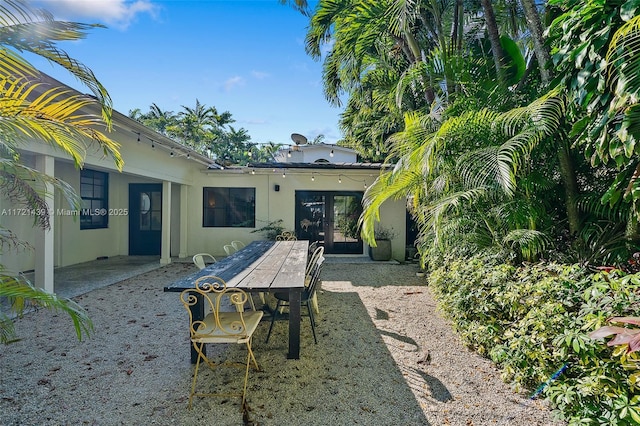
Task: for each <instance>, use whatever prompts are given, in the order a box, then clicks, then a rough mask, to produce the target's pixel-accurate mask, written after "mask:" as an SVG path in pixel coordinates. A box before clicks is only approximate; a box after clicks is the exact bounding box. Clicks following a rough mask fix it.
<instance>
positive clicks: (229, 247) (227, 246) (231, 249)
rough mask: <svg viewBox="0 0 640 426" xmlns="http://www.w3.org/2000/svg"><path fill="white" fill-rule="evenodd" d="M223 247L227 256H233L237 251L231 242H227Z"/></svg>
mask: <svg viewBox="0 0 640 426" xmlns="http://www.w3.org/2000/svg"><path fill="white" fill-rule="evenodd" d="M222 248H223V249H224V252H225V253H226V254H227V256H231V255H232V254H233V253H235V252H236V251H237V250H236V249H235V248H234V247H233V246H232V245H231V244H225V245H224V247H222Z"/></svg>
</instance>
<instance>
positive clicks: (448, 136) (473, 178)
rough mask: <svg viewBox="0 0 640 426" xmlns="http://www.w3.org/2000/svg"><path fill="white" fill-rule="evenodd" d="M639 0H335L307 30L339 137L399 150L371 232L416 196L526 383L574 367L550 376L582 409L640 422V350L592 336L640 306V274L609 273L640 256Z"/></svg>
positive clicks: (370, 150)
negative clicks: (384, 211)
mask: <svg viewBox="0 0 640 426" xmlns="http://www.w3.org/2000/svg"><path fill="white" fill-rule="evenodd" d="M639 8H640V1H637V0H614V1H601V0H588V1H577V0H550V1H548V2H534V1H533V0H519V1H516V0H501V1H488V0H481V1H476V2H467V1H462V0H445V1H431V0H417V1H400V0H382V1H380V0H376V1H374V0H320V1H319V2H318V4H317V7H316V8H315V9H314V11H313V13H312V14H311V21H310V25H309V29H308V33H307V37H306V43H307V51H308V53H309V54H310V55H312V56H313V57H315V58H317V59H319V60H322V61H323V82H324V89H325V96H326V98H327V100H328V101H329V102H331V103H333V104H335V105H345V109H344V113H343V114H342V116H341V122H340V125H341V128H342V130H343V132H344V135H345V137H344V140H342V141H341V142H340V143H341V144H343V145H346V146H349V147H351V148H354V149H356V150H357V151H358V152H359V154H360V156H361V157H362V158H365V159H368V160H371V161H381V162H385V163H386V164H391V165H393V166H391V167H389V168H388V169H386V170H384V171H383V172H382V173H381V175H380V177H379V178H378V179H377V181H376V182H375V183H374V184H373V185H371V186H370V187H369V188H368V189H367V191H366V193H365V197H364V200H363V202H364V212H363V214H362V215H361V217H360V224H361V226H362V228H361V229H362V236H363V238H364V239H365V240H367V241H368V242H369V243H370V244H372V245H375V239H376V235H375V229H376V226H377V224H378V222H379V218H380V216H379V214H380V213H379V212H380V207H381V205H382V203H383V202H385V201H387V200H407V207H408V209H409V211H410V212H411V214H412V216H413V219H414V221H415V223H416V226H417V228H418V230H419V233H418V238H417V241H416V242H415V244H416V247H417V248H418V250H419V254H420V259H421V263H422V265H423V266H425V267H426V268H431V270H432V271H433V272H432V276H431V282H432V283H433V284H434V285H435V286H436V287H437V288H438V289H439V293H440V298H441V300H442V303H443V306H445V307H446V308H447V309H448V312H450V314H451V315H452V316H453V317H454V319H455V320H456V323H457V324H459V330H460V332H461V333H462V334H463V336H464V337H465V338H468V339H469V343H470V345H471V346H473V347H475V348H476V349H477V350H479V351H481V352H482V353H484V354H486V355H487V356H490V357H492V358H493V359H494V360H495V361H496V362H497V363H499V364H500V365H501V366H502V367H503V369H504V371H505V378H506V379H507V380H510V381H514V382H516V383H518V384H519V385H520V386H522V387H523V388H531V387H535V386H537V385H538V384H540V383H544V382H545V381H546V380H548V379H549V377H552V376H555V375H558V376H559V377H560V378H565V379H566V380H561V379H558V380H557V381H555V382H553V383H552V384H550V385H549V386H546V387H544V389H541V392H544V393H545V394H546V395H547V396H549V397H550V399H551V400H552V401H553V403H554V404H555V406H556V407H557V408H558V409H559V410H561V411H562V412H563V413H564V414H563V415H564V416H565V418H567V419H568V420H570V422H571V423H575V424H620V425H623V424H625V425H626V424H637V423H638V422H640V406H639V404H640V399H639V398H638V397H637V394H638V374H637V365H638V364H637V352H630V353H625V352H624V349H618V348H617V347H615V348H614V349H611V348H608V347H605V346H603V345H601V344H600V343H599V342H597V341H594V340H591V339H589V338H588V336H587V334H588V333H589V332H590V331H593V330H594V329H596V328H598V327H600V326H603V325H604V321H605V319H606V318H607V316H609V315H611V316H615V317H623V318H624V317H625V316H633V313H634V310H635V311H636V312H637V309H638V306H639V305H638V304H637V303H638V302H637V300H635V299H633V298H634V297H635V296H634V294H637V288H636V287H633V286H635V282H636V281H637V279H638V278H637V277H636V276H635V275H630V276H629V278H620V279H619V278H618V277H617V276H616V277H613V276H609V275H604V274H600V273H598V274H595V275H594V271H597V270H598V267H600V266H602V265H607V266H609V267H615V268H617V270H618V271H624V272H621V273H635V272H638V264H637V255H636V254H635V253H637V252H640V246H639V243H640V240H639V238H638V237H639V232H638V222H639V217H638V216H639V214H640V180H638V176H640V161H639V159H638V153H639V152H640V148H639V147H640V144H638V143H637V141H638V140H639V138H640V126H639V125H638V123H640V114H639V111H640V108H639V107H638V94H639V91H640V78H639V77H638V76H639V75H640V73H639V72H638V64H639V63H640V60H639V59H640V58H639V57H638V55H639V54H640V43H639V40H640V32H639V31H640V18H639V16H640V13H638V11H639V10H640V9H639ZM478 259H480V260H478ZM548 261H553V262H557V264H558V265H559V264H566V265H578V266H567V267H562V266H553V267H551V268H548V266H546V265H547V263H546V262H548ZM523 264H525V265H532V266H522V265H523ZM555 264H556V263H554V265H555ZM434 265H446V267H443V268H442V269H439V268H436V267H434ZM467 265H473V267H467ZM458 270H459V274H458ZM565 270H566V271H569V272H566V274H567V275H565ZM448 271H453V272H450V273H449V272H448ZM629 286H631V287H633V288H636V289H635V290H633V289H632V290H629V288H630V287H629ZM634 292H635V293H634ZM585 301H586V303H585ZM622 311H624V312H622ZM467 316H468V318H467ZM632 320H633V318H632ZM624 321H628V322H631V323H632V324H633V322H632V321H631V320H628V319H625V320H624ZM633 321H635V320H633ZM622 328H624V330H622ZM625 330H627V331H625ZM628 330H633V329H631V328H629V327H628V326H625V327H619V328H608V329H607V328H605V329H602V330H601V332H602V333H604V332H612V333H615V334H616V335H617V336H618V337H617V338H614V339H613V342H614V346H616V345H615V343H616V342H619V341H622V340H624V339H629V340H630V341H632V342H636V340H631V338H630V337H629V336H636V335H635V334H633V333H634V332H633V331H628ZM620 336H622V337H620ZM621 339H622V340H621ZM634 344H635V343H634ZM634 348H635V346H634ZM561 367H563V368H561ZM634 368H635V369H636V370H633V369H634ZM631 370H633V371H635V372H633V371H632V373H631V374H630V375H629V374H628V372H629V371H631ZM634 422H635V423H634Z"/></svg>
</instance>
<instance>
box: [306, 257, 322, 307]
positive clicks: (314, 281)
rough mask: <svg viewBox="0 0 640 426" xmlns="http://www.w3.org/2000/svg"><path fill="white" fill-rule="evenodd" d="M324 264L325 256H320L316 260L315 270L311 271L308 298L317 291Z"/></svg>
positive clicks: (307, 291)
mask: <svg viewBox="0 0 640 426" xmlns="http://www.w3.org/2000/svg"><path fill="white" fill-rule="evenodd" d="M323 265H324V256H320V257H319V258H318V260H317V261H316V264H315V268H313V270H312V271H311V280H310V281H309V286H308V287H307V289H306V290H305V292H306V295H307V297H308V298H311V297H313V294H314V293H315V292H316V288H317V286H318V282H319V281H320V272H322V266H323Z"/></svg>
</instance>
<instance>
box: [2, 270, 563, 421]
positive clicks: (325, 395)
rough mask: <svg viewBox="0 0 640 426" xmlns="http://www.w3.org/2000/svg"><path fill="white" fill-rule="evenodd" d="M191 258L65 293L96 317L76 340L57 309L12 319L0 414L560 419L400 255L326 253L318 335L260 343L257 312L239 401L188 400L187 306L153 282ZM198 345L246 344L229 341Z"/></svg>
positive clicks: (222, 379)
mask: <svg viewBox="0 0 640 426" xmlns="http://www.w3.org/2000/svg"><path fill="white" fill-rule="evenodd" d="M193 268H194V266H193V265H191V264H180V263H177V264H172V265H169V266H166V267H163V268H160V269H156V270H154V271H151V272H148V273H145V274H143V275H140V276H138V277H136V278H132V279H128V280H125V281H122V282H120V283H117V284H114V285H111V286H108V287H105V288H101V289H97V290H93V291H91V292H89V293H86V294H84V295H82V296H78V297H76V298H75V299H74V300H76V301H78V302H79V303H80V304H81V305H82V306H83V307H85V309H87V311H88V312H89V314H90V316H91V318H92V319H93V321H94V325H95V328H96V329H95V333H94V334H93V335H92V337H91V338H89V339H85V340H83V341H82V342H79V341H77V340H76V339H75V338H74V336H75V334H74V331H73V328H72V325H71V321H70V320H69V318H68V317H67V316H65V315H63V314H55V313H51V312H48V311H38V312H33V313H30V314H27V315H26V316H25V317H24V318H22V319H19V320H17V322H16V329H17V331H18V333H19V335H20V336H22V337H23V339H24V340H22V341H20V342H17V343H14V344H11V345H8V346H0V366H1V368H2V372H1V373H2V374H1V375H0V424H2V425H138V424H158V425H196V424H216V425H242V424H255V425H257V424H260V425H303V424H304V425H329V424H330V425H353V424H361V425H375V426H378V425H393V426H397V425H434V426H440V425H461V426H471V425H475V426H480V425H523V426H524V425H527V426H531V425H562V424H564V423H561V422H557V421H554V420H553V417H552V415H551V413H550V412H549V411H548V409H547V407H546V405H545V403H544V402H542V401H531V400H529V399H527V397H526V396H525V395H519V394H516V393H514V392H513V391H512V390H511V389H510V388H509V386H508V385H506V384H504V383H503V382H502V381H501V380H500V375H499V372H498V371H497V370H496V369H495V368H494V367H493V365H492V364H491V362H489V361H488V360H486V359H483V358H481V357H479V356H478V355H476V354H474V353H472V352H470V351H468V350H467V349H466V348H465V347H464V346H463V345H462V344H461V343H460V341H459V339H458V338H457V337H456V336H455V334H454V333H453V331H452V328H451V326H450V325H449V323H448V322H447V321H445V320H443V319H442V317H441V316H440V314H439V313H438V312H437V309H436V304H435V302H434V299H433V297H432V294H431V292H430V291H429V289H428V288H427V287H426V286H425V279H424V278H418V277H416V276H415V272H416V270H417V267H416V266H415V265H411V264H408V265H391V264H378V263H368V264H346V263H327V264H326V265H325V268H324V270H323V273H322V276H321V278H322V285H321V291H320V294H319V296H318V300H319V305H320V314H319V315H318V316H317V319H318V324H317V331H318V344H317V345H315V344H314V343H313V337H312V335H311V331H310V325H309V322H308V320H306V319H305V320H304V321H303V324H302V336H301V341H302V343H301V359H299V360H287V359H286V352H287V337H286V336H287V325H286V321H279V322H277V323H276V325H275V327H274V332H273V333H272V336H271V339H270V341H269V343H268V344H267V343H265V338H266V332H267V329H268V322H264V323H263V324H261V325H260V326H259V327H258V330H257V332H256V334H255V337H254V342H253V349H254V353H255V354H256V358H257V360H258V363H259V364H260V366H261V368H262V371H260V372H255V371H252V372H251V373H250V376H249V388H248V395H247V398H248V402H247V409H248V411H246V412H245V413H244V415H243V413H242V410H241V407H240V403H239V400H237V399H224V398H206V399H202V398H200V399H195V400H194V404H193V408H192V409H191V410H188V409H187V400H188V392H189V387H190V383H191V377H192V374H193V366H192V365H191V364H190V362H189V341H188V332H187V314H186V311H185V310H184V308H183V306H182V305H181V304H180V302H179V300H178V294H177V293H164V292H163V291H162V289H163V287H164V286H165V285H167V284H169V283H171V282H172V281H174V280H175V279H177V278H178V277H180V276H183V275H185V274H188V273H190V272H193V271H194V269H193ZM208 352H209V354H213V353H216V354H220V356H224V357H230V358H235V359H239V360H243V359H244V356H246V352H245V351H244V350H243V349H242V347H241V346H239V345H233V346H229V347H225V346H223V345H214V346H210V347H209V349H208ZM238 372H239V370H232V371H231V373H223V372H221V371H218V372H216V373H213V372H211V371H210V370H209V369H208V368H207V367H206V366H203V367H201V380H202V381H201V382H199V383H201V385H202V386H210V387H214V386H218V387H219V386H224V387H233V386H236V384H237V383H241V381H242V379H241V373H238ZM234 375H236V376H234ZM199 380H200V379H199Z"/></svg>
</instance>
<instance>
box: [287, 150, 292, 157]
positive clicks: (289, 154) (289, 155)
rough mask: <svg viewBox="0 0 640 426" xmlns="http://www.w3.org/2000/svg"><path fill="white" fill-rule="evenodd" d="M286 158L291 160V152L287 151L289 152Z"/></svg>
mask: <svg viewBox="0 0 640 426" xmlns="http://www.w3.org/2000/svg"><path fill="white" fill-rule="evenodd" d="M287 157H289V158H291V150H289V152H287Z"/></svg>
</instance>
